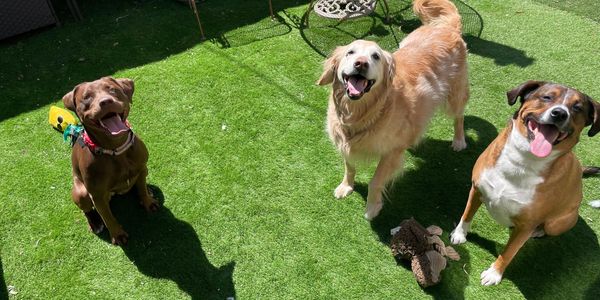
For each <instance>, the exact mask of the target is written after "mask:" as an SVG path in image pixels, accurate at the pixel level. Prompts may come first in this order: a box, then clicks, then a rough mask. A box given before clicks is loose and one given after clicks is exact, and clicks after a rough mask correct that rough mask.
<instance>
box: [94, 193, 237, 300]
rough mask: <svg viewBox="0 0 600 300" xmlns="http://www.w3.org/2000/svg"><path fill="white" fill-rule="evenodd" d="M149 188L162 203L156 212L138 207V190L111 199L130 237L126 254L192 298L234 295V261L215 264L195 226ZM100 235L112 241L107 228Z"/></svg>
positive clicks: (149, 271)
mask: <svg viewBox="0 0 600 300" xmlns="http://www.w3.org/2000/svg"><path fill="white" fill-rule="evenodd" d="M149 188H150V189H151V190H152V193H153V195H154V198H155V199H157V200H158V201H159V202H160V204H161V207H160V209H159V210H158V211H157V212H155V213H151V214H148V213H146V212H145V211H144V209H142V208H141V207H140V206H139V204H138V203H137V199H138V198H137V195H136V194H135V192H131V193H128V194H126V195H123V196H115V198H114V199H113V201H111V207H112V210H113V213H114V214H115V216H116V218H117V219H118V220H120V222H121V225H123V228H125V230H126V231H127V233H128V234H129V236H130V239H129V241H128V243H127V245H126V246H124V247H122V248H123V252H125V255H127V257H128V258H129V259H130V260H131V261H132V262H133V263H134V264H135V266H136V267H137V268H138V270H139V271H140V272H142V273H143V274H144V275H147V276H150V277H153V278H165V279H169V280H172V281H174V282H175V283H177V286H178V287H179V288H180V289H181V290H182V291H184V292H186V293H187V294H188V295H190V296H191V298H192V299H226V298H228V297H234V298H235V287H234V283H233V278H232V276H233V271H234V267H235V262H230V263H228V264H226V265H224V266H221V267H216V266H213V265H212V264H211V262H210V261H209V260H208V258H207V257H206V253H205V251H204V250H203V249H202V244H201V242H200V239H199V238H198V235H197V234H196V231H195V230H194V228H193V227H192V226H191V225H190V224H188V223H186V222H184V221H182V220H179V219H177V218H176V217H175V216H174V215H173V213H171V211H170V210H169V208H167V207H165V206H163V204H164V200H165V199H164V195H163V193H162V191H161V190H160V188H158V187H157V186H153V185H150V186H149ZM118 198H123V199H118ZM101 236H102V238H103V239H105V240H106V241H107V242H110V240H109V238H108V234H107V233H106V230H105V232H104V234H103V235H101Z"/></svg>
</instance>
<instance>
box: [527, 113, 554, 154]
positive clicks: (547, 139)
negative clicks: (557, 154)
mask: <svg viewBox="0 0 600 300" xmlns="http://www.w3.org/2000/svg"><path fill="white" fill-rule="evenodd" d="M529 129H530V130H531V132H533V135H534V139H533V141H531V144H530V145H529V151H531V153H533V155H535V156H537V157H541V158H544V157H546V156H548V155H550V152H552V143H554V141H555V140H556V138H558V133H559V132H558V129H556V127H554V126H552V125H545V124H537V123H535V122H533V121H530V122H529Z"/></svg>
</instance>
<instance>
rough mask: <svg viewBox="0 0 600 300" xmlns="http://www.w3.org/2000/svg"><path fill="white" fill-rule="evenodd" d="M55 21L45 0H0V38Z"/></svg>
mask: <svg viewBox="0 0 600 300" xmlns="http://www.w3.org/2000/svg"><path fill="white" fill-rule="evenodd" d="M55 23H56V19H55V18H54V15H53V14H52V9H51V8H50V6H49V4H48V2H47V0H0V40H1V39H4V38H7V37H11V36H13V35H17V34H20V33H23V32H27V31H30V30H33V29H37V28H40V27H44V26H48V25H52V24H55Z"/></svg>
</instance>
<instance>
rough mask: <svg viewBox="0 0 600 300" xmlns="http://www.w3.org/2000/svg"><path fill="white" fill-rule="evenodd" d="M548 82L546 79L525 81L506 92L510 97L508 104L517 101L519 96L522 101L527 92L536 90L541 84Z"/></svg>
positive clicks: (507, 96)
mask: <svg viewBox="0 0 600 300" xmlns="http://www.w3.org/2000/svg"><path fill="white" fill-rule="evenodd" d="M544 84H546V82H545V81H536V80H528V81H525V82H523V83H522V84H521V85H519V86H518V87H516V88H514V89H512V90H510V91H508V92H506V98H508V104H509V105H513V104H515V103H516V102H517V98H518V97H520V98H521V102H523V101H524V100H525V98H527V94H529V93H530V92H532V91H535V90H536V89H537V88H539V87H540V86H542V85H544Z"/></svg>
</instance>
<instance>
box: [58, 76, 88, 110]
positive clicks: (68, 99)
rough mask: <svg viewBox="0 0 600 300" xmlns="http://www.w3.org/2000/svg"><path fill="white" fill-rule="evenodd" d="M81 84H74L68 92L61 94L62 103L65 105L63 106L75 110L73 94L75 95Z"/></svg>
mask: <svg viewBox="0 0 600 300" xmlns="http://www.w3.org/2000/svg"><path fill="white" fill-rule="evenodd" d="M82 85H83V83H80V84H78V85H76V86H75V88H74V89H73V90H72V91H70V92H68V93H67V94H66V95H64V96H63V98H62V101H63V105H64V106H65V108H67V109H69V110H71V111H74V112H77V104H76V102H75V96H76V95H77V90H78V89H79V87H81V86H82Z"/></svg>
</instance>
